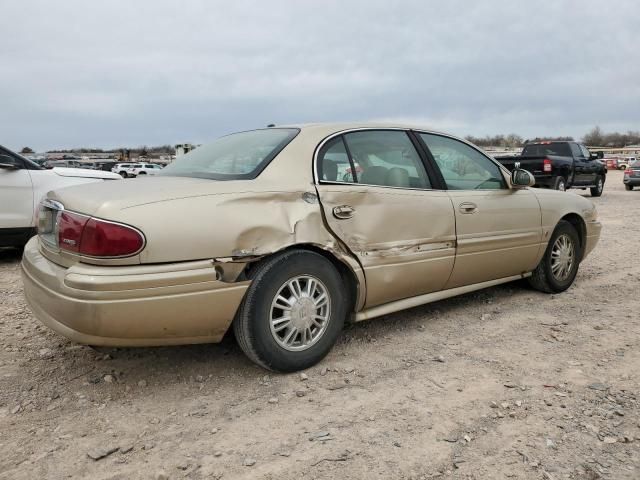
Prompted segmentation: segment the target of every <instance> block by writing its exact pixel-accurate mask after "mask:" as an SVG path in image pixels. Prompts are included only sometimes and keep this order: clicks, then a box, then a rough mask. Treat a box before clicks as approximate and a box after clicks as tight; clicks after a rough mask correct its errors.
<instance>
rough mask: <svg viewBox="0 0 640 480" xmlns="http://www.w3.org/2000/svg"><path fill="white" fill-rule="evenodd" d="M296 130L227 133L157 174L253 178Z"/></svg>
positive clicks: (232, 178) (221, 178) (218, 178)
mask: <svg viewBox="0 0 640 480" xmlns="http://www.w3.org/2000/svg"><path fill="white" fill-rule="evenodd" d="M298 132H299V130H298V129H296V128H268V129H264V130H251V131H249V132H241V133H234V134H231V135H227V136H225V137H221V138H219V139H217V140H215V141H214V142H213V143H210V144H209V145H203V146H201V147H198V148H196V149H195V150H192V151H190V152H189V153H187V154H186V155H184V156H183V157H179V158H177V159H176V160H175V161H174V162H173V163H171V164H169V165H167V166H166V167H164V168H163V169H162V171H161V172H158V174H159V175H166V176H180V177H197V178H209V179H212V180H242V179H251V178H256V177H257V176H258V175H259V174H260V172H262V170H263V169H264V168H265V167H266V166H267V165H268V164H269V162H270V161H271V160H273V159H274V158H275V156H276V155H278V153H280V151H281V150H282V149H283V148H284V147H286V146H287V144H288V143H289V142H290V141H291V140H293V138H294V137H295V136H296V135H297V134H298Z"/></svg>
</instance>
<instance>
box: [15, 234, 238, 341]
mask: <svg viewBox="0 0 640 480" xmlns="http://www.w3.org/2000/svg"><path fill="white" fill-rule="evenodd" d="M22 278H23V282H24V293H25V297H26V299H27V302H28V304H29V306H30V307H31V309H32V311H33V313H34V315H35V316H36V317H37V318H38V319H39V320H40V321H41V322H42V323H44V324H45V325H47V326H48V327H49V328H51V329H52V330H54V331H56V332H58V333H59V334H61V335H63V336H64V337H67V338H69V339H71V340H73V341H75V342H78V343H85V344H89V345H103V346H151V345H177V344H187V343H207V342H218V341H220V340H221V339H222V337H223V335H224V334H225V332H226V331H227V330H228V328H229V325H230V324H231V322H232V320H233V317H234V315H235V312H236V310H237V308H238V306H239V305H240V302H241V301H242V298H243V296H244V293H245V291H246V289H247V287H248V284H249V282H239V283H226V282H222V281H220V280H216V278H217V272H216V269H215V267H214V265H213V264H212V263H211V262H210V261H197V262H187V263H176V264H169V265H151V266H131V267H129V266H126V267H103V266H99V267H98V266H91V265H82V264H78V265H74V266H72V267H70V268H64V267H61V266H59V265H57V264H55V263H53V262H51V261H50V260H48V259H47V258H45V257H44V256H43V255H42V254H41V253H40V251H39V240H38V238H37V237H34V238H32V239H31V240H30V241H29V243H27V246H26V247H25V250H24V255H23V259H22Z"/></svg>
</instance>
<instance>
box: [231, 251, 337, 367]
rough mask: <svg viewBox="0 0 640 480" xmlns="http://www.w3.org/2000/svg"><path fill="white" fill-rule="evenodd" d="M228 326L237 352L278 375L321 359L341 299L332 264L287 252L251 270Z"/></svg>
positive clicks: (334, 337) (333, 336) (334, 333)
mask: <svg viewBox="0 0 640 480" xmlns="http://www.w3.org/2000/svg"><path fill="white" fill-rule="evenodd" d="M251 277H252V282H251V285H250V286H249V289H248V290H247V293H246V295H245V298H244V300H243V302H242V305H241V306H240V309H239V311H238V313H237V315H236V318H235V320H234V322H233V331H234V333H235V336H236V339H237V340H238V344H239V345H240V348H242V350H243V351H244V353H245V354H246V355H247V357H249V359H251V360H252V361H253V362H255V363H257V364H258V365H260V366H262V367H264V368H267V369H269V370H275V371H280V372H292V371H296V370H303V369H305V368H309V367H311V366H312V365H315V364H316V363H318V362H319V361H320V360H322V359H323V358H324V357H325V355H327V353H329V351H330V350H331V348H332V347H333V345H334V343H335V342H336V340H337V338H338V336H339V335H340V332H341V331H342V327H343V325H344V321H345V317H346V315H347V299H346V298H345V295H344V292H345V288H344V285H343V283H342V280H341V278H340V274H339V273H338V271H337V270H336V268H335V267H334V266H333V264H332V263H331V262H330V261H329V260H327V259H326V258H324V257H323V256H322V255H319V254H317V253H314V252H308V251H301V250H292V251H289V252H285V253H283V254H281V255H278V256H276V257H273V258H271V259H269V260H267V261H265V262H264V263H262V264H261V265H259V266H258V267H257V269H256V270H255V271H254V272H253V273H252V275H251Z"/></svg>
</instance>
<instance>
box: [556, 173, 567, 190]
mask: <svg viewBox="0 0 640 480" xmlns="http://www.w3.org/2000/svg"><path fill="white" fill-rule="evenodd" d="M553 189H554V190H560V191H561V192H564V191H566V190H567V181H566V180H565V179H564V177H556V179H555V180H554V182H553Z"/></svg>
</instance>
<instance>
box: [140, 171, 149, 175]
mask: <svg viewBox="0 0 640 480" xmlns="http://www.w3.org/2000/svg"><path fill="white" fill-rule="evenodd" d="M146 174H147V172H138V175H146Z"/></svg>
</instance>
